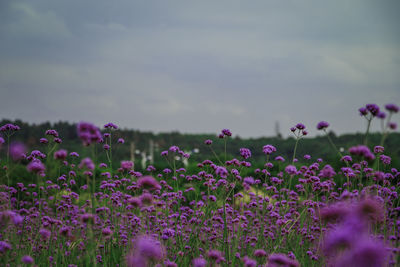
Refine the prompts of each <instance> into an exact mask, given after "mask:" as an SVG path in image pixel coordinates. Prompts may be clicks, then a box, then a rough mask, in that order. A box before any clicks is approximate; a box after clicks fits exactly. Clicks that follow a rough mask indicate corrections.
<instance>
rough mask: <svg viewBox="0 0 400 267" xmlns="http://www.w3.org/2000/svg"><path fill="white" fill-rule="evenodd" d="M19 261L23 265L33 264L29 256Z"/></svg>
mask: <svg viewBox="0 0 400 267" xmlns="http://www.w3.org/2000/svg"><path fill="white" fill-rule="evenodd" d="M21 261H22V262H23V263H25V264H33V263H34V260H33V258H32V257H31V256H29V255H25V256H23V257H22V259H21Z"/></svg>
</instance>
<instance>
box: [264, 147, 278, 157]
mask: <svg viewBox="0 0 400 267" xmlns="http://www.w3.org/2000/svg"><path fill="white" fill-rule="evenodd" d="M263 152H264V154H266V155H271V154H272V153H274V152H276V148H275V147H274V146H273V145H265V146H263Z"/></svg>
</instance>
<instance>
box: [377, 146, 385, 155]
mask: <svg viewBox="0 0 400 267" xmlns="http://www.w3.org/2000/svg"><path fill="white" fill-rule="evenodd" d="M384 151H385V148H384V147H383V146H375V147H374V153H375V154H378V153H383V152H384Z"/></svg>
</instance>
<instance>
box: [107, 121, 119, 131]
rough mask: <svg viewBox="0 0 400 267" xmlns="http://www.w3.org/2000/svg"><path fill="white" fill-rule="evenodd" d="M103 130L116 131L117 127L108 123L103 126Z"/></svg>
mask: <svg viewBox="0 0 400 267" xmlns="http://www.w3.org/2000/svg"><path fill="white" fill-rule="evenodd" d="M104 128H106V129H113V128H114V129H118V126H117V125H115V124H114V123H111V122H109V123H107V124H105V125H104Z"/></svg>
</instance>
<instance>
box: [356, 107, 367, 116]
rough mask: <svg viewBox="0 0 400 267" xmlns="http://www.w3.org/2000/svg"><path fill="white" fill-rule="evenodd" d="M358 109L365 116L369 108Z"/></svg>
mask: <svg viewBox="0 0 400 267" xmlns="http://www.w3.org/2000/svg"><path fill="white" fill-rule="evenodd" d="M358 111H359V112H360V115H361V116H365V115H367V114H368V109H367V108H365V107H362V108H359V109H358Z"/></svg>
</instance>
